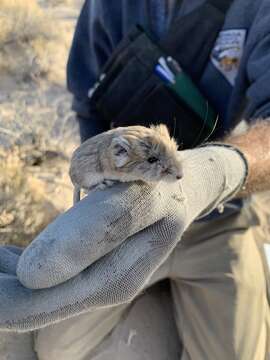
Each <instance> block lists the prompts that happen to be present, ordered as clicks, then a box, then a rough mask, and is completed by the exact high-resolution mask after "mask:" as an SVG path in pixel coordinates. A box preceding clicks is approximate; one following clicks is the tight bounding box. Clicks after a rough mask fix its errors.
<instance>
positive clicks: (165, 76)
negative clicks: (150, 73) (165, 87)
mask: <svg viewBox="0 0 270 360" xmlns="http://www.w3.org/2000/svg"><path fill="white" fill-rule="evenodd" d="M155 73H156V74H157V75H158V77H160V78H161V79H162V80H164V81H165V82H167V83H170V84H174V83H175V80H174V78H172V76H171V75H170V74H168V73H167V72H166V71H165V70H164V69H163V68H162V67H161V66H160V65H159V64H158V65H156V67H155Z"/></svg>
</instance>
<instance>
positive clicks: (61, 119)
mask: <svg viewBox="0 0 270 360" xmlns="http://www.w3.org/2000/svg"><path fill="white" fill-rule="evenodd" d="M81 3H82V1H81V0H47V1H45V0H43V1H39V2H36V0H27V2H25V0H8V1H7V0H0V33H1V34H2V37H1V35H0V79H1V80H0V244H6V243H12V244H17V245H25V244H27V243H28V242H29V241H31V240H32V239H33V238H34V237H35V235H36V234H37V233H38V232H40V231H41V229H42V228H44V226H46V224H47V223H48V222H50V221H51V220H52V219H53V218H54V217H55V216H56V215H57V214H58V213H59V212H62V211H63V210H65V209H67V208H68V207H69V206H70V205H71V199H72V187H71V184H70V181H69V178H68V164H69V157H70V154H71V152H72V151H73V149H74V148H75V147H76V146H77V145H78V143H79V138H78V130H77V127H76V123H75V121H74V115H73V113H72V112H71V110H70V104H71V97H70V95H69V94H68V93H67V91H66V89H65V64H66V60H67V55H68V50H69V47H70V42H71V39H72V34H73V31H74V26H75V23H76V19H77V16H78V13H79V10H80V6H81ZM20 14H21V15H20ZM3 29H4V30H3ZM11 29H12V30H11ZM1 30H2V31H1ZM3 34H4V35H5V36H4V35H3Z"/></svg>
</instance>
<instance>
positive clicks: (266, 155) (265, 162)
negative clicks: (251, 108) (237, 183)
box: [224, 119, 270, 196]
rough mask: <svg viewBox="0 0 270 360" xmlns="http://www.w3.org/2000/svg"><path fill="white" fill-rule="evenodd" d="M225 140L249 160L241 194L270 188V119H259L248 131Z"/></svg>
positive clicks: (245, 194) (244, 194)
mask: <svg viewBox="0 0 270 360" xmlns="http://www.w3.org/2000/svg"><path fill="white" fill-rule="evenodd" d="M269 120H270V119H269ZM224 142H225V143H227V144H231V145H233V146H235V147H237V148H239V150H241V151H242V152H243V154H244V155H245V157H246V159H247V161H248V165H249V174H248V178H247V181H246V184H245V187H244V189H243V190H242V191H241V192H240V193H239V195H240V196H247V195H249V194H252V193H254V192H258V191H266V190H270V121H269V122H267V121H266V120H264V121H257V122H256V124H255V125H252V126H250V128H249V129H248V131H247V132H246V133H244V134H241V135H236V136H233V135H230V136H228V137H227V138H225V139H224Z"/></svg>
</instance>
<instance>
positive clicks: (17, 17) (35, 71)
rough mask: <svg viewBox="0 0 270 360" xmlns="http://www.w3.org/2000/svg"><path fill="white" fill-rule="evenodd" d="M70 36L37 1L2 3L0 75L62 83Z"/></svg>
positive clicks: (19, 0) (0, 4)
mask: <svg viewBox="0 0 270 360" xmlns="http://www.w3.org/2000/svg"><path fill="white" fill-rule="evenodd" d="M70 37H71V34H70V33H69V32H68V31H66V29H65V26H64V22H61V21H59V19H58V18H57V17H55V16H54V13H53V12H51V11H50V7H42V6H41V5H39V4H38V3H37V1H36V0H27V1H25V0H0V75H1V73H2V74H7V73H8V74H10V75H12V76H15V77H16V78H17V79H19V80H21V79H23V80H27V79H31V80H37V79H40V78H45V79H49V80H52V81H55V82H59V81H63V79H64V75H65V63H66V57H67V52H68V48H69V45H70Z"/></svg>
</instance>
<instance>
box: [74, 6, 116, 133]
mask: <svg viewBox="0 0 270 360" xmlns="http://www.w3.org/2000/svg"><path fill="white" fill-rule="evenodd" d="M111 15H112V16H115V14H111ZM105 17H106V16H105ZM105 17H104V1H102V0H98V1H95V0H92V1H91V0H86V1H85V2H84V5H83V7H82V10H81V13H80V16H79V19H78V22H77V25H76V29H75V33H74V37H73V41H72V45H71V49H70V53H69V58H68V63H67V88H68V90H69V91H70V92H71V93H72V95H73V103H72V108H73V110H74V111H75V112H76V113H77V114H78V116H79V117H80V126H83V128H84V136H83V137H84V139H85V137H86V136H87V134H86V132H85V129H88V130H89V137H90V136H93V134H95V132H96V133H98V132H100V129H101V128H102V126H97V125H98V121H99V119H98V116H97V114H96V113H95V112H94V111H93V110H92V109H91V106H90V102H89V99H88V91H89V89H90V88H91V87H92V86H93V84H94V83H95V82H96V80H97V79H98V77H99V74H100V71H101V69H102V67H103V66H104V65H105V63H106V62H107V60H108V59H109V57H110V55H111V53H112V51H113V45H112V39H111V37H110V36H109V34H110V33H111V32H112V29H111V24H108V23H107V22H106V23H105ZM83 121H85V122H92V123H93V128H94V129H96V131H94V130H93V131H91V129H90V125H89V124H85V125H83ZM100 125H101V124H100Z"/></svg>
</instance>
